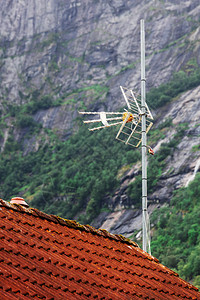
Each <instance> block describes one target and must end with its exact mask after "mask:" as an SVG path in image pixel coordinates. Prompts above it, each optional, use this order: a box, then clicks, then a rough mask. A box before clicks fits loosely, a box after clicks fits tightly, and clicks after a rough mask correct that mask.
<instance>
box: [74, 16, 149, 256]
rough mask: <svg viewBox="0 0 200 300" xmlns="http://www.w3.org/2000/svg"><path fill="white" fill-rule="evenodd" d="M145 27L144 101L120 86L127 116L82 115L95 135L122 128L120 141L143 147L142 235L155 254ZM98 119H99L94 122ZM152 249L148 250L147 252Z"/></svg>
mask: <svg viewBox="0 0 200 300" xmlns="http://www.w3.org/2000/svg"><path fill="white" fill-rule="evenodd" d="M140 26H141V97H140V96H139V97H138V96H137V94H136V93H134V92H133V91H132V90H131V89H128V88H125V87H122V86H120V89H121V92H122V95H123V97H124V100H125V102H126V105H127V108H128V110H127V109H125V112H104V111H101V112H99V111H96V112H91V111H88V112H87V111H79V114H82V115H88V116H89V117H90V118H92V119H89V120H86V121H83V122H84V123H86V124H89V126H90V125H91V126H90V128H89V130H90V131H95V130H99V129H103V128H106V127H111V126H119V125H120V127H119V129H118V133H117V135H116V137H115V138H116V139H117V140H119V141H121V142H123V143H125V144H126V145H130V146H132V147H136V148H137V147H139V146H140V145H142V224H143V225H142V231H143V250H144V251H146V252H148V253H149V254H151V249H150V225H149V218H148V211H147V148H148V152H149V153H150V154H152V155H153V154H154V152H153V150H152V149H151V147H149V146H147V137H146V136H147V133H148V132H149V130H150V129H151V126H152V125H153V123H152V120H153V116H152V114H151V112H150V110H149V108H148V105H147V104H146V99H145V98H146V91H145V81H146V79H145V36H144V20H141V21H140ZM95 116H96V118H94V117H95ZM147 248H148V249H147Z"/></svg>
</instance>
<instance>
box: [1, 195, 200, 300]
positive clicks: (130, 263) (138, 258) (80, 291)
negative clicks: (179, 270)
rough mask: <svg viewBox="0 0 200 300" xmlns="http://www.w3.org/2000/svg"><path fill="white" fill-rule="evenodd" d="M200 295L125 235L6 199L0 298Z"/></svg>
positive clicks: (2, 234) (108, 297)
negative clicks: (81, 223)
mask: <svg viewBox="0 0 200 300" xmlns="http://www.w3.org/2000/svg"><path fill="white" fill-rule="evenodd" d="M34 298H36V299H38V298H39V299H52V300H53V299H55V300H57V299H88V298H91V299H139V298H140V299H141V298H142V299H160V300H162V299H165V300H167V299H170V300H173V299H179V300H180V299H200V293H199V292H198V289H197V288H195V287H194V286H192V285H191V284H189V283H187V282H186V281H184V280H182V279H181V278H179V277H178V274H176V273H175V272H173V271H172V270H170V269H168V268H166V267H164V266H163V265H161V264H160V263H159V262H158V260H157V259H156V258H154V257H153V256H151V255H149V254H147V253H146V252H144V251H143V250H141V249H140V248H139V247H138V245H137V244H136V243H134V242H132V241H130V240H129V239H126V238H125V237H123V236H121V235H113V234H110V233H108V232H107V231H105V230H103V229H98V230H97V229H95V228H93V227H91V226H89V225H80V224H79V223H77V222H75V221H69V220H65V219H63V218H60V217H57V216H52V215H47V214H45V213H43V212H40V211H39V210H37V209H31V208H25V207H22V206H20V205H16V204H12V205H11V204H10V203H8V202H6V201H3V200H0V299H2V300H3V299H6V300H7V299H22V300H23V299H34Z"/></svg>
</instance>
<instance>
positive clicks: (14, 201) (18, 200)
mask: <svg viewBox="0 0 200 300" xmlns="http://www.w3.org/2000/svg"><path fill="white" fill-rule="evenodd" d="M10 203H11V204H19V205H22V206H24V207H29V205H28V203H26V201H25V200H24V199H23V198H21V197H14V198H12V199H11V201H10Z"/></svg>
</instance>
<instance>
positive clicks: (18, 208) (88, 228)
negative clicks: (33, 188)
mask: <svg viewBox="0 0 200 300" xmlns="http://www.w3.org/2000/svg"><path fill="white" fill-rule="evenodd" d="M0 206H3V207H6V208H8V209H12V210H15V211H19V212H21V213H27V214H31V215H33V216H35V217H39V218H42V219H46V220H49V221H52V222H54V223H59V224H60V225H64V226H67V227H70V228H74V229H78V230H81V231H86V232H90V233H92V234H94V235H100V236H103V237H107V238H110V239H114V240H116V241H119V242H123V243H126V244H129V245H132V246H134V247H138V248H139V246H138V244H137V243H135V242H133V241H132V240H130V239H128V238H126V237H124V236H122V235H120V234H119V235H118V234H112V233H109V232H108V231H107V230H105V229H101V228H99V229H96V228H95V227H92V226H90V225H82V224H80V223H78V222H77V221H75V220H68V219H65V218H62V217H59V216H56V215H49V214H46V213H44V212H42V211H40V210H38V209H36V208H26V207H23V206H21V205H20V204H11V203H10V202H8V201H5V200H3V199H0Z"/></svg>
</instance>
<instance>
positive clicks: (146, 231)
mask: <svg viewBox="0 0 200 300" xmlns="http://www.w3.org/2000/svg"><path fill="white" fill-rule="evenodd" d="M140 28H141V111H142V114H141V115H142V234H143V250H144V251H145V252H148V253H149V254H151V248H150V226H149V218H148V211H147V134H146V78H145V32H144V20H140ZM147 248H148V251H147Z"/></svg>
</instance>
